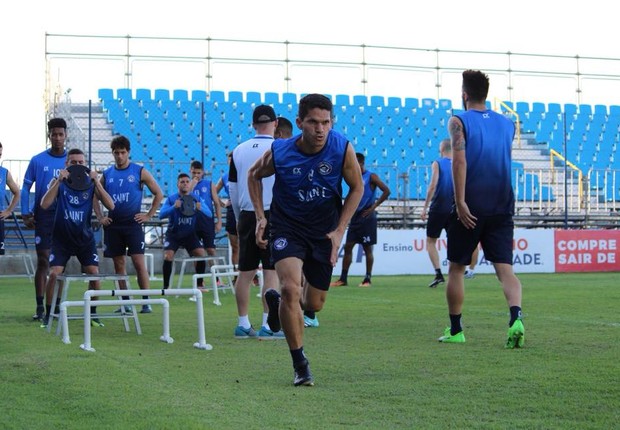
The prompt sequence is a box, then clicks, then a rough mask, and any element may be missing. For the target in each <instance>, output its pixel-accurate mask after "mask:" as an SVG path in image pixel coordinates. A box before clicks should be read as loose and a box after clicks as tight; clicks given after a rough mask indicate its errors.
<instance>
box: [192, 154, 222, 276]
mask: <svg viewBox="0 0 620 430" xmlns="http://www.w3.org/2000/svg"><path fill="white" fill-rule="evenodd" d="M190 175H191V177H192V181H191V183H190V189H191V191H192V192H193V193H194V194H195V195H196V196H197V197H198V199H199V200H201V201H202V203H203V204H205V205H206V207H208V209H209V212H210V213H211V215H209V216H207V215H205V212H202V211H198V214H197V219H196V232H197V234H198V238H199V239H200V241H201V242H202V247H203V248H204V249H205V250H206V251H207V255H210V256H212V257H213V256H215V234H216V233H219V232H220V230H221V229H222V207H221V206H220V204H219V203H220V198H219V197H218V196H217V190H216V188H215V184H214V183H213V182H212V181H211V180H210V179H207V178H205V171H204V167H203V165H202V163H201V162H200V161H198V160H194V161H192V163H191V165H190ZM214 215H215V219H214V218H213V216H214ZM197 264H198V263H196V265H197ZM202 285H203V280H202V279H198V286H202Z"/></svg>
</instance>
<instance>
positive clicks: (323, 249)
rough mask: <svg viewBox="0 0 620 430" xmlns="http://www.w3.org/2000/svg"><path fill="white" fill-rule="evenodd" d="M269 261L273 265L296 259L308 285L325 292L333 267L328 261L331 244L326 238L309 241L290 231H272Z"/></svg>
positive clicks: (327, 288)
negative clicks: (289, 258)
mask: <svg viewBox="0 0 620 430" xmlns="http://www.w3.org/2000/svg"><path fill="white" fill-rule="evenodd" d="M269 246H270V247H271V259H272V261H273V263H274V266H275V263H277V262H278V261H280V260H283V259H285V258H288V257H296V258H299V259H300V260H302V261H303V267H302V270H303V273H304V276H305V278H306V280H307V281H308V283H309V284H310V285H312V286H313V287H315V288H317V289H319V290H323V291H327V290H329V283H330V282H331V278H332V271H333V269H334V267H333V266H332V264H331V263H330V261H329V258H330V257H331V252H332V242H331V240H329V239H327V238H321V239H316V238H312V239H309V238H307V237H302V235H301V234H299V233H296V232H294V231H292V230H287V231H285V230H280V231H277V232H274V231H272V234H271V240H270V241H269Z"/></svg>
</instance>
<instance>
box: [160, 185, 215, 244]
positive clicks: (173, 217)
mask: <svg viewBox="0 0 620 430" xmlns="http://www.w3.org/2000/svg"><path fill="white" fill-rule="evenodd" d="M189 195H190V196H192V197H193V198H194V202H195V203H199V202H200V203H201V204H204V202H201V200H200V199H199V198H198V197H197V196H196V195H195V194H189ZM180 198H181V197H180V196H179V193H175V194H172V195H170V196H168V198H167V199H166V200H164V204H163V205H162V207H161V209H160V210H159V217H160V218H161V219H164V218H168V229H167V230H166V234H173V235H174V237H176V238H183V237H187V236H191V235H192V234H196V214H197V213H196V214H194V215H192V216H185V215H183V214H182V213H181V208H175V207H174V203H175V202H176V201H177V200H179V199H180Z"/></svg>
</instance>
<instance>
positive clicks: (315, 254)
mask: <svg viewBox="0 0 620 430" xmlns="http://www.w3.org/2000/svg"><path fill="white" fill-rule="evenodd" d="M332 113H333V105H332V102H331V100H330V99H329V98H327V97H325V96H323V95H321V94H308V95H306V96H304V97H303V98H302V99H301V100H300V101H299V110H298V114H297V118H296V120H295V122H296V124H297V127H298V128H299V129H300V130H301V134H300V135H297V136H294V137H292V138H290V139H278V140H276V141H274V143H273V145H272V147H271V149H270V150H268V151H266V152H265V153H264V155H263V156H262V157H261V158H260V159H259V160H258V161H257V162H256V163H255V164H254V165H253V166H252V167H251V168H250V171H249V173H248V188H249V192H250V196H251V199H252V204H253V206H254V211H255V215H256V243H257V244H258V245H259V246H260V247H263V248H264V247H266V246H267V240H266V239H264V238H263V234H264V231H265V228H266V224H267V220H266V219H265V212H264V209H263V188H262V179H263V178H266V177H268V176H271V175H273V174H275V184H274V187H273V201H272V203H271V217H270V221H269V223H270V229H271V233H270V238H269V246H270V247H271V256H272V259H273V261H274V263H275V268H276V272H277V274H278V277H279V279H280V283H281V286H282V295H281V296H280V294H279V293H278V292H277V291H276V290H274V289H270V290H268V291H267V292H266V293H265V298H266V300H267V303H268V305H269V317H268V319H267V322H268V323H269V326H270V327H271V329H272V330H274V331H278V330H279V329H280V326H282V329H283V330H284V334H285V336H286V341H287V343H288V347H289V349H290V353H291V357H292V359H293V369H294V379H293V384H294V385H295V386H299V385H314V379H313V377H312V373H311V372H310V366H309V364H308V360H307V359H306V357H305V354H304V350H303V333H304V319H303V312H302V310H312V311H320V310H321V308H322V307H323V304H324V302H325V299H326V297H327V291H328V290H329V283H330V278H331V275H332V270H333V268H334V265H335V264H336V262H337V260H338V251H339V248H340V243H341V242H342V237H343V235H344V232H345V230H346V228H347V225H348V224H349V221H350V220H351V217H352V216H353V214H354V213H355V210H356V209H357V207H358V204H359V202H360V199H361V197H362V194H363V192H364V190H363V188H364V185H363V183H362V173H361V171H360V167H359V164H358V162H357V160H356V158H355V151H354V150H353V147H352V146H351V145H350V144H349V142H348V140H347V138H346V137H344V136H343V135H341V134H339V133H337V132H335V131H333V130H332ZM343 179H344V180H345V181H346V183H347V185H348V186H349V190H350V191H349V193H348V194H347V197H346V198H345V200H344V206H343V203H342V180H343ZM302 279H304V282H303V285H302Z"/></svg>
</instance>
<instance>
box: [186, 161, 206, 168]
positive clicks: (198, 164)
mask: <svg viewBox="0 0 620 430" xmlns="http://www.w3.org/2000/svg"><path fill="white" fill-rule="evenodd" d="M189 166H190V167H191V168H192V169H203V170H204V167H203V166H202V163H201V162H200V161H198V160H194V161H192V164H190V165H189Z"/></svg>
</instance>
